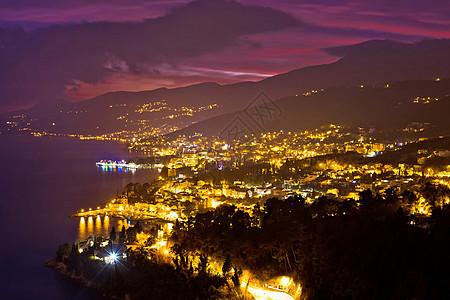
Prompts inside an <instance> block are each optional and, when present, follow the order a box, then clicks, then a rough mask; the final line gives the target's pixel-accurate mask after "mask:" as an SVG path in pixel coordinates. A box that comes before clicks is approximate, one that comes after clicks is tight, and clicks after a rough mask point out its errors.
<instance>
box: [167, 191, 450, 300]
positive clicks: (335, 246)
mask: <svg viewBox="0 0 450 300" xmlns="http://www.w3.org/2000/svg"><path fill="white" fill-rule="evenodd" d="M428 190H429V191H430V193H434V192H437V189H433V187H430V186H428ZM360 196H361V197H360V200H359V201H357V202H356V201H344V202H339V201H335V200H330V199H327V198H325V197H321V198H319V199H318V201H316V202H315V203H313V204H307V203H305V201H304V199H302V198H293V197H291V198H288V199H286V200H278V199H275V198H272V199H269V200H267V202H266V204H265V207H264V209H260V208H258V207H255V211H254V213H253V214H254V215H255V216H256V217H254V218H250V216H249V214H247V213H245V212H243V211H241V210H239V209H236V207H234V206H220V207H218V208H217V209H215V210H214V211H210V212H207V213H203V214H198V215H197V216H196V217H193V218H190V219H189V220H188V221H186V222H183V223H178V224H177V226H175V232H174V234H173V236H172V239H173V241H174V242H175V248H176V251H177V253H181V254H183V253H184V256H186V255H187V253H189V252H195V251H200V253H203V254H206V255H209V256H212V257H215V258H216V259H218V260H222V261H226V260H229V262H227V263H228V264H230V262H231V264H232V265H234V266H239V267H241V268H245V269H248V270H250V271H251V272H252V273H253V274H254V275H255V276H257V277H259V278H261V279H268V278H271V277H274V276H278V275H290V276H292V277H293V278H294V279H295V280H296V281H298V282H300V283H301V284H302V287H303V297H304V298H314V299H413V298H416V299H427V298H428V299H440V298H445V297H447V296H448V295H449V293H450V256H449V255H448V253H450V235H449V234H450V207H449V206H443V207H442V208H438V206H436V208H435V209H434V211H433V214H432V216H431V217H430V218H428V219H427V220H421V219H417V218H415V217H414V216H413V215H408V214H407V213H406V212H405V211H404V210H403V208H402V206H405V207H407V202H408V201H414V197H413V196H412V195H411V193H404V194H403V195H402V196H401V197H400V196H398V195H396V194H395V192H394V191H393V190H388V191H387V192H386V193H385V194H384V195H383V196H381V195H376V196H373V195H372V193H371V192H370V191H365V192H362V193H361V195H360ZM435 196H436V195H435ZM427 197H431V198H433V197H434V196H433V195H427ZM436 197H437V198H439V196H436ZM411 199H412V200H411ZM258 214H259V216H260V217H259V218H258V217H257V216H258ZM258 225H259V226H258Z"/></svg>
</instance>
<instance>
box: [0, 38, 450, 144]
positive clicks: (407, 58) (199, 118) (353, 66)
mask: <svg viewBox="0 0 450 300" xmlns="http://www.w3.org/2000/svg"><path fill="white" fill-rule="evenodd" d="M324 51H326V52H328V53H330V54H332V55H335V56H336V57H337V60H336V62H334V63H331V64H325V65H318V66H310V67H305V68H302V69H295V70H293V71H290V72H288V73H284V74H279V75H276V76H273V77H269V78H267V79H264V80H261V81H257V82H239V83H235V84H228V85H220V84H217V83H214V82H207V83H202V84H196V85H191V86H186V87H181V88H174V89H167V88H160V89H156V90H150V91H142V92H113V93H106V94H103V95H101V96H98V97H95V98H92V99H89V100H86V101H81V102H77V103H69V102H64V101H55V102H45V103H42V104H39V105H36V106H35V107H33V108H31V109H29V110H26V111H18V112H14V113H8V114H3V115H1V116H0V124H1V125H0V131H2V132H3V133H8V132H11V133H13V132H19V131H23V130H34V131H40V132H42V131H45V132H54V133H65V134H85V135H100V134H108V133H112V132H122V131H136V132H137V131H143V130H154V132H155V133H156V134H157V133H160V134H165V133H168V132H171V131H176V130H179V131H176V134H191V133H195V132H202V133H205V134H209V135H220V134H222V133H223V131H224V130H225V129H226V128H227V126H228V125H229V124H231V123H232V122H234V120H235V119H237V122H241V125H243V126H245V127H246V130H248V131H249V132H255V131H258V130H259V131H270V130H281V129H285V130H301V129H304V128H310V127H311V126H320V125H323V124H329V123H336V122H337V123H345V124H347V125H358V124H363V123H364V124H368V125H377V124H384V125H385V126H400V127H402V126H403V127H405V126H406V125H407V124H409V123H411V122H419V121H420V122H426V123H432V124H434V123H435V124H439V126H441V125H442V124H444V125H445V124H446V123H445V122H446V120H445V118H444V117H443V115H442V114H443V113H444V112H445V111H448V104H447V103H448V94H450V89H449V88H450V83H449V81H448V80H445V78H450V56H449V55H448V53H450V40H449V39H439V40H423V41H421V42H417V43H413V44H405V43H400V42H394V41H389V40H371V41H367V42H363V43H359V44H355V45H349V46H343V47H336V48H327V49H324ZM293 67H294V66H293ZM437 78H440V79H441V80H439V81H436V79H437ZM417 97H418V99H419V100H418V102H414V99H416V98H417ZM427 97H430V99H431V98H433V99H434V100H433V101H429V102H428V103H425V102H426V100H422V98H427ZM436 98H437V99H438V100H435V99H436ZM264 103H265V105H266V108H265V111H264V112H263V114H265V115H266V117H264V118H262V116H261V111H259V116H257V117H255V116H256V115H258V109H259V108H261V105H263V106H264ZM267 105H269V108H268V107H267ZM258 107H259V108H258ZM263 110H264V109H263ZM255 112H256V113H255ZM272 114H273V115H272ZM268 115H270V116H269V117H267V116H268ZM258 118H259V119H258ZM263 119H264V120H263ZM25 128H27V129H25ZM156 129H157V130H156Z"/></svg>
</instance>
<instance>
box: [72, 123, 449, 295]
mask: <svg viewBox="0 0 450 300" xmlns="http://www.w3.org/2000/svg"><path fill="white" fill-rule="evenodd" d="M373 131H374V129H373V128H372V129H369V130H367V131H365V130H364V129H363V128H359V129H358V130H350V129H349V128H344V127H341V126H338V125H328V126H323V127H321V128H319V129H316V130H314V131H305V132H299V133H295V132H273V133H264V134H261V135H260V136H253V137H251V138H247V139H246V140H245V141H244V142H240V141H236V142H234V143H229V141H223V140H220V139H219V138H206V137H203V136H202V135H195V136H192V137H185V136H180V137H177V138H173V139H172V140H170V139H169V138H163V137H161V138H156V139H153V140H137V141H135V142H133V143H131V144H129V148H130V149H134V150H136V149H137V150H138V151H142V152H143V153H145V154H149V155H148V157H147V158H136V159H133V160H132V161H130V162H128V163H126V162H125V161H122V162H118V163H117V162H111V161H109V162H108V161H101V162H98V163H97V165H98V166H99V167H102V168H122V167H124V168H125V167H128V168H132V169H135V168H138V167H139V168H153V169H157V170H158V172H159V177H158V178H157V179H155V180H154V181H153V182H151V183H143V184H140V183H130V184H128V185H127V186H126V187H125V188H124V190H123V192H122V193H121V194H120V195H118V196H117V198H115V199H113V200H111V202H110V203H108V204H107V205H106V206H105V207H97V209H92V208H84V209H82V210H81V211H79V212H77V213H75V214H74V215H73V217H78V218H80V230H81V228H85V226H88V227H89V226H91V227H93V225H92V224H93V223H94V222H95V223H96V224H97V223H98V224H102V222H103V223H104V222H105V220H107V219H108V220H109V218H116V219H119V220H123V222H122V223H123V224H124V225H123V226H124V227H123V228H124V229H123V230H126V232H128V231H130V232H133V228H134V227H133V226H132V225H130V224H131V222H133V223H135V222H137V221H138V222H139V224H140V225H138V226H139V231H137V232H135V233H133V234H134V235H133V236H135V237H134V238H131V239H129V240H128V242H125V240H123V241H122V243H123V244H124V245H126V247H124V248H123V249H122V250H121V252H120V253H121V256H120V257H117V253H114V254H111V255H113V257H112V256H111V255H109V256H108V255H106V254H105V253H104V251H105V250H103V249H107V248H105V247H108V245H111V242H112V243H113V244H114V242H117V241H111V238H109V240H108V239H107V238H106V237H103V236H92V235H90V236H89V237H88V238H87V240H80V242H79V246H78V247H79V249H80V251H81V252H83V251H92V250H89V243H91V247H92V246H93V245H94V244H93V243H94V242H93V241H97V242H100V244H99V245H100V246H98V247H97V248H95V251H94V252H93V255H94V257H95V258H96V259H104V260H105V262H107V263H111V261H116V260H121V259H126V256H127V255H129V253H130V252H133V251H141V252H143V253H147V257H148V259H150V260H161V259H163V260H164V259H166V260H167V259H169V261H170V260H171V259H176V253H175V252H174V244H173V243H174V241H173V236H172V234H173V232H172V229H173V227H174V225H175V224H178V223H180V222H181V223H186V222H187V223H188V222H190V220H191V218H193V217H195V216H196V215H197V214H198V213H206V212H208V211H213V210H215V209H218V207H220V206H225V207H227V206H228V207H233V210H234V209H237V210H239V211H242V212H243V213H245V214H247V215H248V217H249V222H250V223H249V224H250V225H249V226H252V227H255V228H257V227H259V226H261V223H262V222H263V220H262V216H263V215H264V209H263V208H264V207H265V206H266V200H267V199H270V198H273V199H274V198H277V199H286V200H285V201H292V200H291V199H303V201H305V205H308V206H311V207H313V206H314V205H318V203H321V202H323V201H325V200H326V199H329V200H327V201H332V202H336V203H341V204H343V203H347V204H349V205H350V203H351V205H354V206H355V207H358V206H359V205H361V202H360V200H361V197H363V195H364V193H367V192H369V193H370V194H372V193H373V194H379V195H384V196H386V197H387V196H388V195H391V196H395V195H397V196H398V197H400V198H399V202H398V203H397V204H396V205H399V207H401V208H402V209H403V210H404V212H405V213H406V214H407V215H408V216H413V217H414V218H413V219H411V222H412V223H411V224H414V226H418V227H420V228H422V227H423V228H427V227H428V226H429V223H428V219H429V217H430V216H431V213H432V210H433V209H434V208H436V207H443V206H444V205H447V204H449V203H450V192H449V191H450V190H449V189H448V187H449V184H450V163H449V162H450V151H448V150H442V149H437V148H436V149H434V148H430V144H424V143H426V142H427V141H428V142H430V141H431V142H432V143H431V145H432V146H431V147H436V146H435V145H438V144H439V143H442V142H444V143H449V140H448V138H437V139H430V140H425V139H421V140H420V141H402V142H398V141H397V142H395V143H394V142H389V143H384V142H381V141H377V140H376V139H374V138H372V137H371V136H373ZM433 145H434V146H433ZM406 147H410V148H411V147H412V148H414V149H417V150H415V152H414V153H408V155H410V157H409V158H408V163H406V162H403V161H400V160H395V159H393V158H391V159H385V157H389V155H392V154H394V155H395V154H396V153H400V152H402V151H404V149H405V148H406ZM422 147H423V148H422ZM433 189H435V190H441V191H442V193H441V194H440V195H441V196H439V200H438V201H436V200H434V201H433V200H432V199H430V197H429V195H428V194H427V193H429V192H430V190H433ZM397 196H395V197H397ZM379 201H382V200H379ZM333 207H334V206H331V207H330V208H329V210H327V212H326V214H327V215H328V217H333V216H335V215H337V214H339V213H338V210H337V209H336V208H333ZM108 222H109V221H108ZM86 223H88V224H87V225H86ZM89 224H91V225H89ZM98 226H100V225H98ZM125 228H126V229H125ZM119 229H120V228H118V230H119ZM84 230H85V229H83V234H84V235H83V234H82V235H80V238H82V237H83V238H84V237H86V235H85V232H84ZM124 232H125V231H124ZM130 234H132V233H129V234H128V236H129V235H130ZM122 235H124V233H122ZM122 239H124V237H122ZM90 241H91V242H90ZM108 241H109V242H108ZM136 249H139V250H136ZM125 250H126V251H125ZM155 251H156V252H155ZM191 255H192V259H193V262H194V263H195V266H196V268H198V265H199V264H200V263H201V262H200V257H199V256H198V254H194V253H192V254H191ZM102 257H103V258H102ZM165 257H166V258H165ZM167 257H169V258H167ZM208 259H209V261H210V263H211V264H210V268H211V269H210V272H213V273H216V274H221V265H222V264H223V258H222V257H220V256H217V257H214V256H210V257H208ZM243 271H244V273H243V274H244V275H242V278H241V284H242V288H243V291H244V292H245V293H247V292H248V293H250V294H252V295H253V297H255V298H257V299H259V298H260V297H261V299H265V298H271V299H272V297H274V298H276V299H293V298H298V297H300V295H301V286H300V283H299V282H295V281H294V279H293V278H291V277H289V274H285V275H284V276H281V277H275V278H269V279H268V280H267V281H261V280H260V279H257V278H255V276H254V275H253V274H252V273H251V270H245V269H244V270H243ZM271 293H274V295H272V296H269V295H270V294H271ZM277 297H278V298H277ZM283 297H284V298H283ZM290 297H292V298H290Z"/></svg>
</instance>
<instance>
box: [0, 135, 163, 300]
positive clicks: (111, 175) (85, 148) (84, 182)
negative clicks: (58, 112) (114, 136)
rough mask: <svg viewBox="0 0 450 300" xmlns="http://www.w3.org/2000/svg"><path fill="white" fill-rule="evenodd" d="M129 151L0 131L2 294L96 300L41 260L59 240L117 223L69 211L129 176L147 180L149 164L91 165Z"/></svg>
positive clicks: (105, 197) (108, 194) (104, 197)
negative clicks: (138, 166)
mask: <svg viewBox="0 0 450 300" xmlns="http://www.w3.org/2000/svg"><path fill="white" fill-rule="evenodd" d="M136 156H138V154H136V153H130V152H128V151H126V150H125V148H124V146H123V145H122V144H118V143H113V142H101V141H81V140H77V139H70V138H62V137H42V138H36V137H30V136H5V135H0V168H1V169H0V170H1V174H2V175H1V176H0V293H1V294H0V295H1V296H0V298H1V299H100V296H99V295H97V294H96V292H95V291H92V290H90V289H86V288H84V287H82V286H81V285H79V284H76V283H74V282H72V281H70V280H68V279H66V278H64V277H62V276H61V275H59V274H57V273H56V272H55V271H54V270H53V269H50V268H47V267H45V261H46V260H47V259H50V258H54V257H55V252H56V250H57V247H58V245H60V244H62V243H66V242H68V243H73V242H75V241H77V240H79V239H81V238H83V237H86V236H88V235H89V234H90V233H103V234H105V233H107V232H109V230H110V229H111V228H112V226H117V227H118V226H121V225H122V221H121V220H115V219H109V220H108V219H107V220H105V219H104V218H99V219H96V218H95V219H93V220H84V221H83V222H81V221H80V219H79V218H69V215H71V214H72V213H74V212H76V211H78V210H80V209H89V208H93V209H95V208H96V207H97V206H103V205H104V204H106V203H107V202H109V201H110V200H111V199H113V198H114V197H115V195H116V191H117V190H118V191H122V189H123V187H124V186H125V185H126V184H128V183H129V182H139V183H145V182H151V181H152V180H153V179H154V178H155V177H156V176H157V172H156V171H154V170H148V169H147V170H145V169H144V170H139V169H138V170H136V171H134V172H132V171H129V170H125V169H124V170H117V169H102V168H99V167H97V166H96V165H95V162H96V161H99V160H101V159H114V160H121V159H128V158H131V157H136ZM117 227H116V229H117Z"/></svg>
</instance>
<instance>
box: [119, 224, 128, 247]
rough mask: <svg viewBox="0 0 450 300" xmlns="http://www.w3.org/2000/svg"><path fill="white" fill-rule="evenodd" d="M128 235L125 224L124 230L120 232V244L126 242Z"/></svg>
mask: <svg viewBox="0 0 450 300" xmlns="http://www.w3.org/2000/svg"><path fill="white" fill-rule="evenodd" d="M126 237H127V235H126V232H125V225H122V230H121V231H120V233H119V244H124V243H125V242H126Z"/></svg>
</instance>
